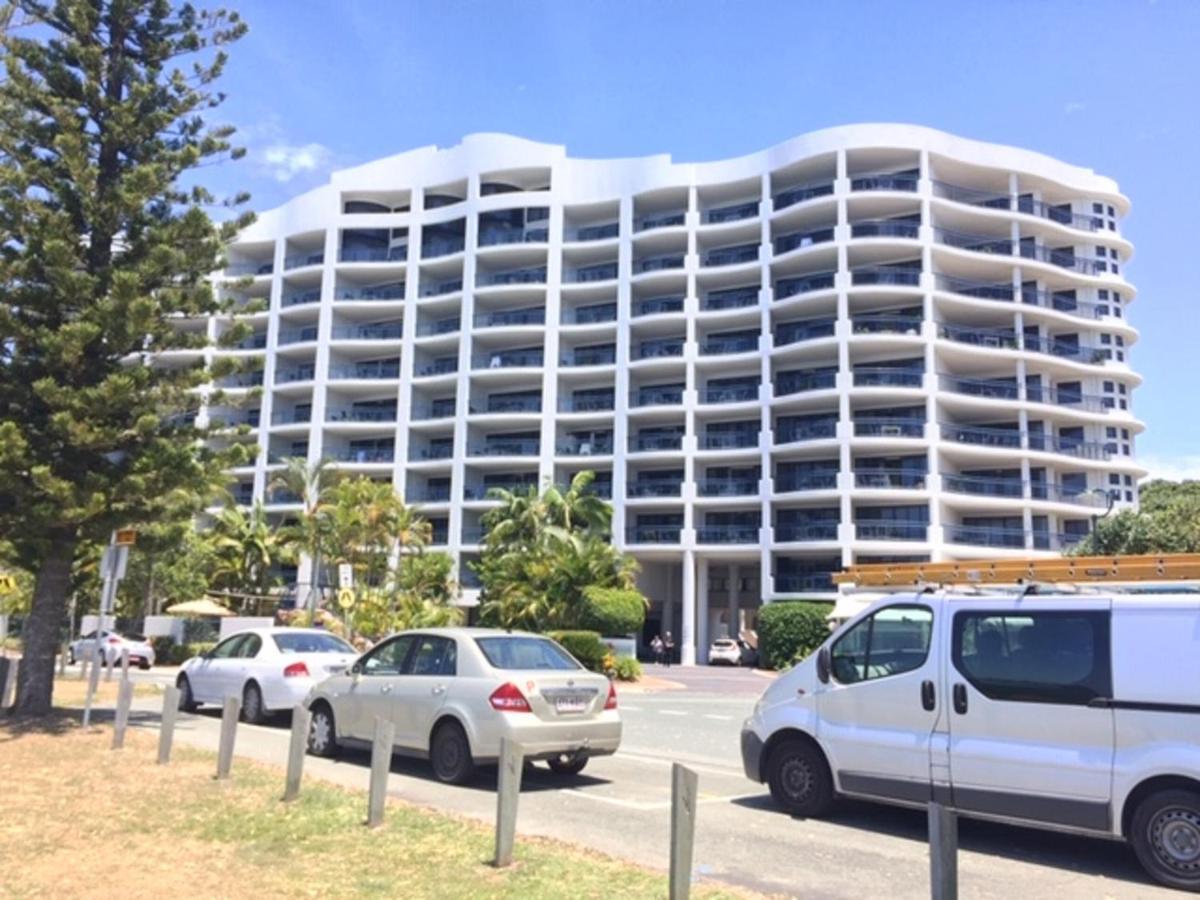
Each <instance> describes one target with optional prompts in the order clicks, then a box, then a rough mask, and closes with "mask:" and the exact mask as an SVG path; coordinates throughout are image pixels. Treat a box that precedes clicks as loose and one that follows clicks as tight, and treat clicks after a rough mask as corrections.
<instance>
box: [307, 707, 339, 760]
mask: <svg viewBox="0 0 1200 900" xmlns="http://www.w3.org/2000/svg"><path fill="white" fill-rule="evenodd" d="M307 746H308V752H309V753H311V754H312V755H313V756H324V757H326V758H327V759H328V758H333V757H335V756H337V753H338V742H337V727H336V723H335V722H334V719H333V710H332V709H330V708H329V704H328V703H318V704H316V705H314V706H313V708H312V715H311V717H310V718H309V722H308V744H307Z"/></svg>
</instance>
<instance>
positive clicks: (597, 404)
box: [558, 394, 616, 412]
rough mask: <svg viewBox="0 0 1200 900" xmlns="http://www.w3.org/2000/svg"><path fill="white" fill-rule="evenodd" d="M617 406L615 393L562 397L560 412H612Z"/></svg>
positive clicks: (559, 400)
mask: <svg viewBox="0 0 1200 900" xmlns="http://www.w3.org/2000/svg"><path fill="white" fill-rule="evenodd" d="M615 408H616V399H615V398H614V397H613V395H611V394H609V395H607V396H596V397H560V398H559V399H558V409H559V412H611V411H612V410H613V409H615Z"/></svg>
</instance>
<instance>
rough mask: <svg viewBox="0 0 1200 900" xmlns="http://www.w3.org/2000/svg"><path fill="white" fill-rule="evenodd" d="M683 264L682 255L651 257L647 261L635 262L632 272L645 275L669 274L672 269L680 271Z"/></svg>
mask: <svg viewBox="0 0 1200 900" xmlns="http://www.w3.org/2000/svg"><path fill="white" fill-rule="evenodd" d="M683 263H684V254H682V253H672V254H669V255H666V256H651V257H649V258H647V259H640V260H635V261H634V264H633V271H634V273H635V274H639V275H641V274H645V273H647V272H669V271H671V270H674V269H682V268H683Z"/></svg>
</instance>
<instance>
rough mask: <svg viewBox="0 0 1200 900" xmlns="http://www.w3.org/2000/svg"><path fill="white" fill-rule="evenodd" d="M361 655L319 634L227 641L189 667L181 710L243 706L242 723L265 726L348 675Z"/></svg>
mask: <svg viewBox="0 0 1200 900" xmlns="http://www.w3.org/2000/svg"><path fill="white" fill-rule="evenodd" d="M355 656H357V653H356V651H355V650H354V648H353V647H351V646H350V645H349V644H348V643H346V642H345V641H344V640H342V639H341V638H340V637H338V636H337V635H335V634H330V633H329V632H328V631H322V630H321V629H319V628H253V629H250V630H247V631H239V632H238V633H237V634H234V635H231V636H229V637H227V638H226V639H225V640H223V641H221V643H219V644H217V646H215V647H214V648H213V649H212V650H210V651H209V652H208V653H205V654H204V655H203V656H194V657H192V658H191V659H189V660H188V661H187V662H185V663H184V664H183V667H182V668H181V669H180V672H179V677H178V678H177V679H176V682H175V683H176V685H177V686H178V687H179V708H180V709H182V710H186V711H188V712H192V711H194V710H195V709H196V707H198V706H199V705H200V704H202V703H224V702H225V698H226V697H238V698H239V699H240V700H241V701H242V719H243V720H244V721H246V722H251V723H259V722H262V721H263V720H264V719H266V717H267V716H268V715H270V714H271V713H273V712H279V711H284V710H291V709H292V708H293V707H295V706H296V705H297V704H298V703H302V702H303V701H304V698H305V697H307V696H308V693H309V691H310V690H311V689H312V687H313V685H314V684H316V683H318V682H320V681H322V680H323V679H325V678H328V677H329V676H330V675H335V674H337V673H339V672H344V671H345V670H346V668H347V667H349V666H350V664H351V663H353V662H354V658H355Z"/></svg>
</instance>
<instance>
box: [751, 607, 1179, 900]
mask: <svg viewBox="0 0 1200 900" xmlns="http://www.w3.org/2000/svg"><path fill="white" fill-rule="evenodd" d="M742 761H743V764H744V765H745V769H746V774H747V775H748V776H749V777H750V778H752V779H754V780H755V781H758V782H766V783H767V784H769V785H770V788H771V794H772V796H773V797H774V798H775V800H776V802H777V803H779V804H780V805H781V806H783V807H784V808H785V809H786V810H788V811H789V812H792V813H793V814H796V815H801V816H813V817H816V816H820V815H822V814H823V813H825V812H826V811H827V810H828V809H829V808H830V805H831V804H832V802H833V800H834V799H835V797H836V796H838V795H845V796H853V797H858V798H863V799H869V800H879V801H884V802H888V803H898V804H903V805H924V804H926V803H928V802H929V801H930V800H937V801H939V802H941V803H944V804H946V805H947V806H950V807H953V808H954V809H956V810H957V811H959V812H960V813H963V814H964V815H968V816H978V817H980V818H991V819H1000V820H1004V821H1008V822H1015V823H1019V824H1026V825H1035V826H1039V827H1045V828H1053V829H1059V830H1066V831H1075V832H1082V833H1086V834H1093V835H1101V836H1106V837H1112V838H1124V839H1128V840H1129V841H1130V842H1131V843H1132V844H1133V847H1134V849H1135V851H1136V852H1137V856H1138V859H1139V860H1140V861H1141V863H1142V865H1143V866H1144V867H1145V868H1146V871H1147V872H1149V873H1150V875H1152V876H1153V877H1154V878H1156V879H1157V880H1159V881H1161V882H1162V883H1164V884H1167V885H1171V886H1172V887H1177V888H1184V889H1190V890H1193V891H1200V595H1197V594H1191V595H1188V594H1170V595H1168V594H1160V595H1151V594H1141V595H1132V594H1130V595H1121V594H1115V595H1105V596H1102V595H1098V594H1082V593H1081V594H1068V595H1057V596H1055V595H1049V594H1035V593H1028V594H1026V595H1025V596H1017V595H1015V594H1013V595H1007V594H990V595H988V594H978V595H950V594H946V593H919V594H893V595H890V596H888V597H886V598H883V599H880V600H878V601H876V602H875V603H873V604H872V605H871V606H870V607H868V608H867V609H866V610H864V611H863V612H862V613H861V614H859V615H858V616H855V617H854V618H852V619H851V620H850V621H848V622H847V623H846V624H845V625H844V626H843V627H841V628H840V629H838V631H837V632H835V633H834V634H833V635H832V636H831V637H830V639H829V640H828V641H826V642H825V644H824V645H823V646H822V647H821V648H820V649H819V650H818V651H817V652H816V653H814V654H813V655H812V656H810V657H809V658H808V659H806V660H804V661H803V662H801V663H799V664H798V665H796V666H795V667H794V668H792V669H791V670H790V671H788V672H786V673H785V674H783V675H781V676H780V677H779V678H778V679H776V681H775V682H774V684H772V685H771V687H769V688H768V689H767V690H766V692H765V693H764V694H763V696H762V698H761V699H760V700H759V701H758V704H757V706H755V708H754V713H753V715H752V716H751V717H750V718H749V719H747V720H746V722H745V725H744V726H743V729H742Z"/></svg>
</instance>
